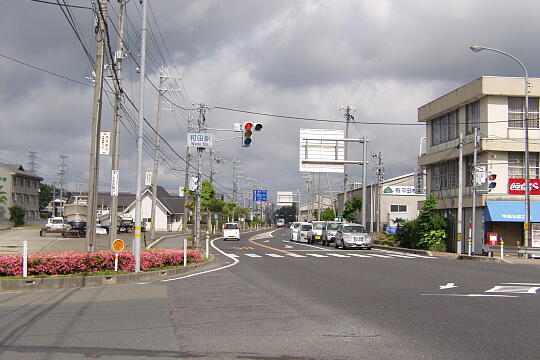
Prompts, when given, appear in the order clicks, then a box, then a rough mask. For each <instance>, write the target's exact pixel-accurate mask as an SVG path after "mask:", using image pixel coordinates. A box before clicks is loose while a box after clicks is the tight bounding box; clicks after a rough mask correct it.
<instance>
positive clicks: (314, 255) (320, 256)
mask: <svg viewBox="0 0 540 360" xmlns="http://www.w3.org/2000/svg"><path fill="white" fill-rule="evenodd" d="M306 255H309V256H313V257H317V258H325V257H328V256H326V255H321V254H306Z"/></svg>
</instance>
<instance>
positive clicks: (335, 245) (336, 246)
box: [334, 239, 339, 249]
mask: <svg viewBox="0 0 540 360" xmlns="http://www.w3.org/2000/svg"><path fill="white" fill-rule="evenodd" d="M334 247H335V248H336V249H339V246H338V242H337V239H336V240H334Z"/></svg>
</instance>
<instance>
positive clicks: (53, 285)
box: [0, 255, 215, 292]
mask: <svg viewBox="0 0 540 360" xmlns="http://www.w3.org/2000/svg"><path fill="white" fill-rule="evenodd" d="M214 260H215V257H214V256H213V255H211V256H210V258H209V259H208V260H206V261H205V262H204V263H201V264H192V265H188V266H186V267H183V266H182V267H178V268H173V269H165V270H155V271H147V272H139V273H132V274H120V275H97V276H65V277H64V276H63V277H48V278H20V279H0V292H3V291H25V290H45V289H69V288H85V287H97V286H104V285H124V284H132V283H138V282H145V283H146V282H153V281H158V280H163V279H166V278H169V277H172V276H176V275H178V274H184V273H187V272H191V271H195V270H197V269H199V268H201V267H204V266H206V265H208V264H210V263H212V262H213V261H214Z"/></svg>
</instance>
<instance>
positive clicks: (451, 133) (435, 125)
mask: <svg viewBox="0 0 540 360" xmlns="http://www.w3.org/2000/svg"><path fill="white" fill-rule="evenodd" d="M458 118H459V111H458V110H454V111H451V112H449V113H448V114H444V115H441V116H439V117H438V118H436V119H433V120H432V121H431V145H438V144H441V143H445V142H447V141H449V140H453V139H457V137H458V126H459V121H458Z"/></svg>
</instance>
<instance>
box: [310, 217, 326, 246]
mask: <svg viewBox="0 0 540 360" xmlns="http://www.w3.org/2000/svg"><path fill="white" fill-rule="evenodd" d="M312 224H313V235H312V237H311V241H310V242H311V243H312V244H316V243H320V242H322V233H323V230H324V227H325V225H326V221H313V222H312Z"/></svg>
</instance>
